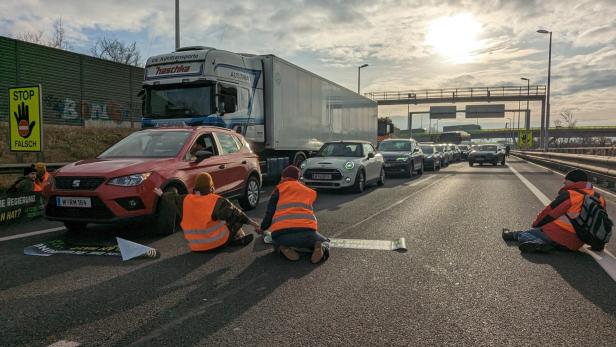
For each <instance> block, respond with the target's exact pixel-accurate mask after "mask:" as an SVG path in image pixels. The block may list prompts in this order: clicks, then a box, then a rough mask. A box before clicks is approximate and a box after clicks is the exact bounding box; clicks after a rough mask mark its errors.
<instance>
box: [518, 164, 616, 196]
mask: <svg viewBox="0 0 616 347" xmlns="http://www.w3.org/2000/svg"><path fill="white" fill-rule="evenodd" d="M517 158H518V159H522V158H520V157H517ZM522 160H524V161H525V162H527V163H528V164H533V165H535V166H537V167H540V168H542V169H546V170H548V171H551V172H553V173H555V174H557V175H561V176H562V177H565V174H564V173H560V172H558V171H556V170H553V169H550V168H549V167H547V166H543V165H540V164H537V163H533V162H532V161H528V160H526V159H522ZM593 186H594V185H593ZM595 189H596V190H598V191H600V192H601V193H603V194H607V195H610V196H612V197H614V198H616V194H614V193H612V192H610V191H607V190H605V189H603V188H599V187H595Z"/></svg>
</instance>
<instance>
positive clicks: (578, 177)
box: [502, 169, 605, 252]
mask: <svg viewBox="0 0 616 347" xmlns="http://www.w3.org/2000/svg"><path fill="white" fill-rule="evenodd" d="M585 194H589V195H591V194H595V190H594V188H593V186H592V184H591V183H590V182H588V175H587V174H586V172H584V171H582V170H579V169H576V170H572V171H570V172H569V173H567V175H566V176H565V181H564V186H563V187H562V188H561V189H560V191H559V192H558V197H556V199H554V201H552V202H551V203H550V204H549V205H548V206H546V207H545V208H544V209H543V211H541V213H539V215H538V216H537V218H535V221H534V222H533V224H532V228H531V229H530V230H527V231H509V230H507V229H504V230H503V234H502V237H503V239H504V240H505V241H517V242H518V243H519V248H520V250H521V251H522V252H548V251H550V250H553V249H555V248H557V249H565V250H571V251H575V250H577V249H579V248H580V247H582V246H583V245H584V242H582V240H580V238H579V237H578V236H577V234H576V232H575V227H574V224H573V223H572V220H575V219H576V218H577V217H578V215H579V214H580V211H581V209H582V204H583V202H584V195H585ZM597 195H598V194H597ZM599 201H600V203H601V206H603V208H605V199H604V198H603V197H601V196H599Z"/></svg>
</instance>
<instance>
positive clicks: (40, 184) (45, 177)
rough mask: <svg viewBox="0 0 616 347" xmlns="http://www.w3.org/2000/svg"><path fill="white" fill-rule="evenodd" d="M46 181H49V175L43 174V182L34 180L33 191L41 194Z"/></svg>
mask: <svg viewBox="0 0 616 347" xmlns="http://www.w3.org/2000/svg"><path fill="white" fill-rule="evenodd" d="M47 181H49V174H48V173H47V172H45V174H44V175H43V180H41V181H40V182H39V180H38V178H37V179H35V180H34V191H35V192H42V191H43V189H44V188H45V185H46V184H47Z"/></svg>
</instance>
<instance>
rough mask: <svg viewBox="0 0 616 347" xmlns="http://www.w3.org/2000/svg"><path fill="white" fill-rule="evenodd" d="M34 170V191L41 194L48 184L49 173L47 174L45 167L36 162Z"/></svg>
mask: <svg viewBox="0 0 616 347" xmlns="http://www.w3.org/2000/svg"><path fill="white" fill-rule="evenodd" d="M34 168H35V169H36V180H35V181H34V191H35V192H42V191H43V189H45V186H46V185H47V183H48V182H49V173H48V172H47V166H45V164H44V163H41V162H38V163H36V164H34Z"/></svg>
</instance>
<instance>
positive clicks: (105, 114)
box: [43, 95, 140, 123]
mask: <svg viewBox="0 0 616 347" xmlns="http://www.w3.org/2000/svg"><path fill="white" fill-rule="evenodd" d="M43 104H44V105H45V106H46V107H47V108H48V109H51V110H52V111H53V114H51V115H50V114H46V115H45V117H46V118H55V119H61V120H63V121H67V122H75V123H77V122H81V121H82V120H83V121H87V120H102V121H109V122H117V123H120V122H125V121H136V120H138V119H139V117H140V116H139V115H138V113H137V112H134V113H135V114H134V115H132V114H131V113H133V112H131V109H130V105H129V104H128V103H120V102H116V101H113V100H112V101H108V102H103V103H99V102H90V101H87V100H82V101H75V100H74V99H72V98H69V97H57V96H55V95H46V96H44V97H43Z"/></svg>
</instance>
